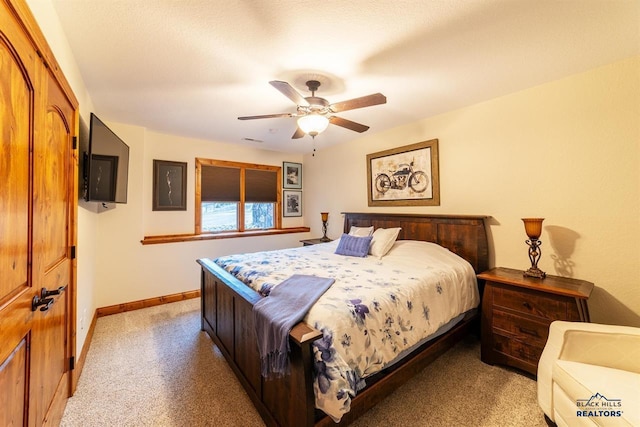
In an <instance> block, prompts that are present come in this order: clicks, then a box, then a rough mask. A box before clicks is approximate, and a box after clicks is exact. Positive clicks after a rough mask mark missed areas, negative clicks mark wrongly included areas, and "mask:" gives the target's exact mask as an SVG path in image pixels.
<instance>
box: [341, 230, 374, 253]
mask: <svg viewBox="0 0 640 427" xmlns="http://www.w3.org/2000/svg"><path fill="white" fill-rule="evenodd" d="M372 239H373V236H366V237H357V236H350V235H348V234H343V235H342V237H341V238H340V243H338V248H337V249H336V252H335V253H336V254H338V255H347V256H358V257H366V256H367V254H368V253H369V246H370V245H371V240H372Z"/></svg>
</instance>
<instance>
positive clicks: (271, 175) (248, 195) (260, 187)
mask: <svg viewBox="0 0 640 427" xmlns="http://www.w3.org/2000/svg"><path fill="white" fill-rule="evenodd" d="M277 177H278V175H277V174H276V172H274V171H267V170H258V169H246V170H245V175H244V187H245V193H244V200H245V202H253V203H260V202H261V203H276V202H277V201H278V180H277Z"/></svg>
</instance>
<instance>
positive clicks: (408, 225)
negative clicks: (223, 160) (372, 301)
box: [198, 213, 488, 426]
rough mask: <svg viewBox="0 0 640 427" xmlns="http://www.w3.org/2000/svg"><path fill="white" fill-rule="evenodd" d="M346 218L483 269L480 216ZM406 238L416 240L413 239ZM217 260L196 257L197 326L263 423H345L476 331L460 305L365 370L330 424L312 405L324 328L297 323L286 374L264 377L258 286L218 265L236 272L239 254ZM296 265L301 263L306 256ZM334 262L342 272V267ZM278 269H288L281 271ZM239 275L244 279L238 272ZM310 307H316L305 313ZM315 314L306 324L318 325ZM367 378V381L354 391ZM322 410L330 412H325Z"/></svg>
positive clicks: (472, 316)
mask: <svg viewBox="0 0 640 427" xmlns="http://www.w3.org/2000/svg"><path fill="white" fill-rule="evenodd" d="M344 217H345V220H344V231H345V233H347V232H348V231H349V230H351V229H352V227H370V226H373V227H374V228H376V229H378V228H385V229H390V228H394V227H400V228H401V230H400V233H399V235H398V240H399V242H398V243H397V244H396V245H397V246H402V244H404V241H407V240H417V241H422V242H433V243H437V244H438V245H440V246H441V247H444V248H446V249H448V250H449V251H451V252H453V253H455V254H457V255H459V256H460V257H462V258H463V259H465V260H466V261H467V262H468V264H470V266H471V268H472V269H473V271H475V272H476V273H477V272H480V271H483V270H485V269H487V268H488V243H487V234H486V230H485V226H484V218H485V217H483V216H452V215H410V214H380V213H345V214H344ZM401 242H402V244H400V243H401ZM408 244H409V245H411V244H416V245H417V243H412V242H409V243H408ZM421 245H422V246H425V245H426V244H421ZM324 246H326V248H325V247H324ZM405 246H406V245H405ZM433 246H435V245H433ZM394 247H395V245H394ZM407 247H408V248H410V247H411V246H407ZM333 250H334V246H331V244H326V245H318V248H315V249H314V248H313V247H311V248H304V251H305V252H304V253H305V254H306V253H310V252H318V253H322V251H325V252H324V253H325V254H328V253H333ZM404 250H405V251H406V248H405V249H404ZM440 250H441V248H440ZM394 251H395V249H394ZM396 252H397V251H396ZM396 252H390V254H392V253H396ZM445 252H448V251H445ZM302 253H303V252H302V250H300V251H299V252H298V253H296V256H297V257H298V256H299V257H300V259H302V255H301V254H302ZM398 253H399V252H398ZM280 256H282V255H280ZM325 257H329V255H325ZM221 258H224V259H223V260H221V259H219V260H218V262H220V263H221V265H218V264H217V263H216V262H214V261H213V260H211V259H200V260H198V263H199V264H200V265H201V269H202V275H201V296H202V330H203V331H206V332H207V333H208V334H209V336H210V337H211V338H212V340H213V341H214V342H215V344H216V345H217V346H218V347H219V349H220V351H221V352H222V353H223V355H224V356H225V358H226V359H227V361H228V362H229V364H230V366H231V368H232V369H233V370H234V372H235V373H236V375H237V377H238V379H239V380H240V382H241V383H242V385H243V386H244V388H245V390H246V391H247V393H248V395H249V397H250V398H251V400H252V401H253V403H254V405H255V407H256V408H257V409H258V411H259V413H260V415H261V416H262V418H263V420H264V421H265V423H266V424H267V425H280V426H313V425H316V426H330V425H346V424H348V423H350V422H351V421H353V420H354V419H355V418H357V417H358V416H359V415H361V414H362V413H364V412H365V411H366V410H368V409H369V408H371V407H372V406H373V405H375V404H376V403H377V402H378V401H380V400H382V399H383V398H384V397H385V396H387V395H388V394H390V393H391V392H392V391H393V390H395V389H396V388H397V387H398V386H400V385H401V384H402V383H404V382H406V381H407V380H408V379H410V378H411V377H412V376H413V375H415V373H417V372H418V371H419V370H421V369H422V368H423V367H424V366H426V365H427V364H428V363H430V362H431V361H432V360H434V359H435V358H437V357H438V356H439V355H440V354H442V353H443V352H445V351H446V350H447V349H448V348H449V347H451V346H452V345H453V344H455V343H456V342H457V341H458V340H460V339H461V338H462V337H464V336H465V335H466V334H468V333H469V332H470V331H471V330H472V329H476V330H477V321H478V315H477V311H475V310H470V311H465V313H464V314H463V315H462V316H460V317H461V320H460V321H459V322H458V323H457V324H455V325H453V326H451V327H450V329H449V330H448V331H446V332H445V333H442V334H441V335H439V336H437V337H435V338H433V339H431V340H430V341H428V342H425V343H422V342H420V343H418V344H416V345H412V346H411V352H408V351H403V352H402V354H403V358H402V359H401V360H400V361H397V360H396V361H394V363H390V364H384V369H382V370H381V371H379V372H377V373H375V374H373V375H371V376H367V377H366V380H365V381H356V382H358V386H357V388H358V390H357V394H355V393H354V394H355V397H350V398H349V399H348V403H349V404H350V410H349V411H348V412H346V413H345V414H340V416H339V417H341V420H340V424H336V423H335V421H334V419H336V417H335V414H332V416H333V418H332V417H331V416H328V415H327V414H326V413H325V412H323V411H321V410H319V409H317V408H316V398H315V392H314V387H316V388H317V387H318V386H317V381H315V382H314V363H316V362H317V357H316V356H314V351H315V353H316V355H317V352H318V344H317V343H319V342H322V341H323V340H321V338H323V334H322V332H320V330H319V329H323V328H320V327H318V329H316V328H314V327H312V326H310V325H309V324H307V323H305V322H300V323H299V324H297V325H296V326H295V327H294V328H293V330H292V331H291V334H290V347H291V357H290V363H291V365H290V369H291V374H290V375H288V376H285V377H280V378H275V379H265V378H263V377H262V376H261V368H260V359H259V355H258V352H257V346H256V335H255V329H254V327H253V317H252V307H253V305H254V304H255V303H256V302H257V301H259V300H260V299H261V298H262V296H261V294H260V291H263V289H260V285H255V283H254V284H253V285H255V286H257V288H256V289H252V288H251V287H250V286H248V285H246V284H245V283H243V282H242V281H241V280H239V279H238V278H237V277H235V276H234V275H233V274H231V273H229V272H228V271H227V270H225V268H223V267H226V268H229V269H231V270H232V271H233V272H234V273H237V272H236V269H237V266H234V265H233V263H234V262H236V261H238V260H244V259H243V257H242V256H235V257H234V256H232V257H221ZM347 258H350V257H347ZM367 258H372V257H367ZM391 258H393V257H391ZM221 261H223V262H221ZM300 264H301V265H303V264H304V262H301V263H300ZM465 264H466V263H465ZM300 268H302V267H300ZM322 268H325V271H326V272H327V274H325V275H331V274H333V275H335V272H334V273H330V271H331V270H330V268H326V267H322ZM340 268H342V269H343V270H344V266H341V267H340ZM370 268H371V269H373V268H374V267H370ZM473 271H472V272H471V273H472V274H473ZM272 274H274V272H272ZM282 274H284V275H287V274H289V273H288V272H286V271H285V272H283V273H282ZM374 274H378V273H376V272H374ZM239 277H240V278H243V277H242V274H239ZM276 277H277V276H276ZM283 277H284V276H283ZM243 279H244V280H246V278H243ZM334 286H335V285H334ZM330 291H333V289H331V290H330ZM328 292H329V291H328ZM318 303H320V301H318ZM476 303H477V301H476ZM353 304H354V307H353V309H354V310H357V309H358V307H356V305H357V304H358V301H355V302H353ZM314 310H316V307H315V306H314V308H313V309H312V310H311V311H310V315H311V314H313V313H314ZM316 311H318V310H316ZM317 317H318V316H316V319H315V320H314V321H313V322H310V323H311V324H313V325H315V326H318V322H317ZM310 318H311V317H310ZM314 342H316V344H315V347H314ZM317 371H318V369H317V366H316V372H317ZM316 376H317V377H320V375H316ZM365 382H366V387H364V388H363V389H359V388H360V387H361V385H362V384H363V383H365ZM327 412H328V413H330V414H331V412H330V411H327Z"/></svg>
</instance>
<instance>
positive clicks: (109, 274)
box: [95, 121, 309, 307]
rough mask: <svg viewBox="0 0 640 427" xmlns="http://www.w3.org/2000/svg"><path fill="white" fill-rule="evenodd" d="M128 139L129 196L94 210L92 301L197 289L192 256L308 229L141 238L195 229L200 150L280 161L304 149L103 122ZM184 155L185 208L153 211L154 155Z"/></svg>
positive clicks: (288, 243) (287, 238)
mask: <svg viewBox="0 0 640 427" xmlns="http://www.w3.org/2000/svg"><path fill="white" fill-rule="evenodd" d="M107 125H108V126H109V127H110V128H111V129H112V130H113V131H114V132H115V133H116V134H117V135H118V136H119V137H120V138H122V140H124V141H125V142H126V143H127V144H128V145H129V149H130V152H129V186H128V195H127V196H128V197H127V204H120V205H116V207H115V209H113V210H111V211H107V212H102V213H100V214H98V227H97V228H98V232H97V235H96V239H97V241H98V242H99V243H98V245H97V246H98V249H97V253H96V256H97V257H98V263H97V267H96V279H95V281H96V291H95V292H96V303H97V306H98V307H105V306H109V305H114V304H120V303H123V302H130V301H137V300H141V299H147V298H152V297H157V296H162V295H169V294H174V293H178V292H185V291H191V290H195V289H199V286H200V285H199V280H200V275H199V271H200V270H199V266H198V264H196V259H198V258H213V257H216V256H220V255H228V254H233V253H240V252H253V251H259V250H270V249H279V248H285V247H292V246H299V245H300V242H299V240H300V239H303V238H307V237H309V233H294V234H284V235H278V236H261V237H244V238H236V239H220V240H206V241H199V242H181V243H167V244H157V245H144V246H143V245H142V244H141V243H140V241H141V240H142V239H143V237H144V236H148V235H159V234H162V235H166V234H183V233H193V232H194V228H195V211H194V201H195V158H196V157H204V158H212V159H221V160H235V161H243V162H247V163H260V164H267V165H276V166H281V165H282V162H283V161H291V162H301V161H302V156H301V155H296V154H286V153H280V152H274V151H266V150H259V149H256V148H253V147H250V146H242V145H237V144H224V143H217V142H212V141H203V140H196V139H190V138H184V137H180V136H175V135H166V134H161V133H157V132H152V131H149V130H145V129H144V128H141V127H138V126H131V125H125V124H121V123H114V122H108V121H107ZM154 159H159V160H171V161H177V162H186V163H187V210H186V211H177V212H176V211H169V212H167V211H159V212H158V211H152V198H151V194H152V189H153V160H154ZM302 225H304V217H296V218H285V221H283V226H284V227H296V226H302Z"/></svg>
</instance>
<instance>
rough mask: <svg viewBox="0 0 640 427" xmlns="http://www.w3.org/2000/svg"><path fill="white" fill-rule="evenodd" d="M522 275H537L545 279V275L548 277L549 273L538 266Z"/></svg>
mask: <svg viewBox="0 0 640 427" xmlns="http://www.w3.org/2000/svg"><path fill="white" fill-rule="evenodd" d="M522 275H523V276H525V277H536V278H538V279H544V278H545V277H547V273H545V272H544V271H542V270H540V269H539V268H538V267H531V268H529V269H528V270H527V271H525V272H524V273H522Z"/></svg>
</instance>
